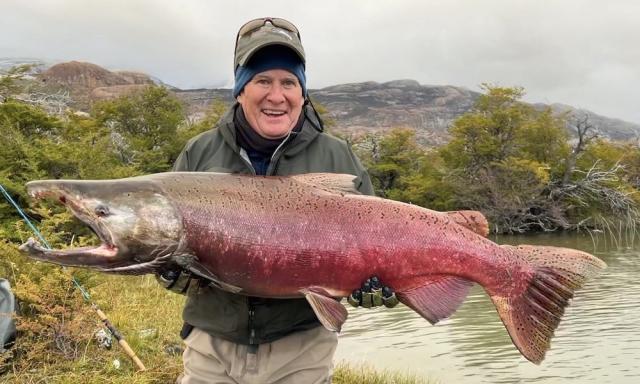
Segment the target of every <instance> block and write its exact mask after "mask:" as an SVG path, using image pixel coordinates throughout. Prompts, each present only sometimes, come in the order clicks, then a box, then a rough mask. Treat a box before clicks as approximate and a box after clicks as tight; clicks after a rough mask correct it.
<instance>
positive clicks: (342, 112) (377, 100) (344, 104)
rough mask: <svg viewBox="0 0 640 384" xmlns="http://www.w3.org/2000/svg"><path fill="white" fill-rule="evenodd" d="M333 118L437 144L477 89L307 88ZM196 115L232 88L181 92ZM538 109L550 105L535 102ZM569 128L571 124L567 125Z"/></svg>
mask: <svg viewBox="0 0 640 384" xmlns="http://www.w3.org/2000/svg"><path fill="white" fill-rule="evenodd" d="M309 93H310V95H311V97H312V98H313V100H314V101H316V102H318V103H320V104H322V105H323V106H325V107H326V108H327V110H328V111H329V115H330V117H331V118H332V119H333V120H334V121H335V123H336V124H335V126H334V127H333V128H332V129H333V130H334V131H337V132H340V133H342V134H346V135H355V136H357V135H361V134H363V133H365V132H385V131H388V130H390V129H392V128H395V127H409V128H413V129H415V130H416V132H417V137H418V140H419V142H420V143H421V144H423V145H439V144H442V143H444V142H446V141H447V140H448V139H449V136H448V133H447V128H448V127H449V126H450V124H451V123H452V122H453V120H455V119H456V118H457V117H459V116H460V115H462V114H463V113H465V112H467V111H469V110H470V109H471V108H472V106H473V104H474V102H475V100H476V98H477V97H478V96H479V95H480V94H479V93H477V92H473V91H470V90H468V89H465V88H459V87H453V86H436V85H421V84H419V83H418V82H417V81H414V80H396V81H390V82H387V83H376V82H372V81H371V82H365V83H353V84H341V85H334V86H330V87H326V88H322V89H312V90H310V91H309ZM176 94H177V95H178V96H179V97H180V98H181V99H182V100H183V101H184V102H185V103H186V104H187V105H188V106H189V111H190V113H191V114H192V115H193V116H194V117H196V118H197V117H198V116H199V115H201V114H203V113H204V110H205V109H206V106H207V105H208V103H210V102H211V100H213V99H221V100H224V101H226V102H228V103H231V102H233V99H232V98H231V90H229V89H192V90H177V91H176ZM534 106H535V107H536V108H544V107H547V105H546V104H534ZM551 107H552V108H553V109H554V110H556V111H558V113H561V112H566V111H571V112H572V113H573V114H574V115H575V116H576V117H577V118H582V117H584V116H585V115H588V116H589V121H590V122H591V123H592V124H593V125H594V126H595V127H597V129H598V130H599V131H600V134H601V135H602V136H604V137H608V138H610V139H613V140H631V139H637V138H638V137H640V124H634V123H630V122H626V121H622V120H619V119H613V118H609V117H605V116H601V115H597V114H595V113H593V112H590V111H587V110H582V109H576V108H573V107H571V106H567V105H561V104H553V105H551ZM569 130H570V131H571V127H569Z"/></svg>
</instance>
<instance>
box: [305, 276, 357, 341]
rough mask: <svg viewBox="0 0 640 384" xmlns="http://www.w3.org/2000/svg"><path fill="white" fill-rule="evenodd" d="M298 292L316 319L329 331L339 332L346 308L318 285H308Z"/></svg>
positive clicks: (345, 317)
mask: <svg viewBox="0 0 640 384" xmlns="http://www.w3.org/2000/svg"><path fill="white" fill-rule="evenodd" d="M300 292H302V294H303V295H304V297H305V298H306V299H307V301H308V302H309V304H311V308H312V309H313V311H314V312H315V313H316V316H318V320H320V322H321V323H322V325H324V327H325V328H327V329H328V330H330V331H334V332H340V329H341V328H342V324H344V322H345V321H346V320H347V315H348V313H347V309H346V308H345V307H344V306H343V305H342V304H340V302H339V301H337V300H336V299H335V298H333V297H332V296H331V295H329V293H327V291H325V290H324V289H323V288H320V287H309V288H307V289H303V290H301V291H300Z"/></svg>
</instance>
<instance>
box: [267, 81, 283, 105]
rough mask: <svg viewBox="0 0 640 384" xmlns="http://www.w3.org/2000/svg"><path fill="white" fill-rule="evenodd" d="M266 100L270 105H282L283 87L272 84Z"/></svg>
mask: <svg viewBox="0 0 640 384" xmlns="http://www.w3.org/2000/svg"><path fill="white" fill-rule="evenodd" d="M267 100H269V101H270V102H272V103H284V101H285V100H286V99H285V97H284V87H283V86H282V85H280V84H273V85H272V86H271V88H270V89H269V93H268V94H267Z"/></svg>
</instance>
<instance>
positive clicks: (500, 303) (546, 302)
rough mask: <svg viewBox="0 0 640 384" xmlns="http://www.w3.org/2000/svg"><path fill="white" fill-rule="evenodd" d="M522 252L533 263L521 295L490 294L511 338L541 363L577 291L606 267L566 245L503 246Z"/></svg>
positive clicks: (517, 345) (532, 358)
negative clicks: (530, 274) (527, 282)
mask: <svg viewBox="0 0 640 384" xmlns="http://www.w3.org/2000/svg"><path fill="white" fill-rule="evenodd" d="M502 247H503V248H507V249H510V250H511V251H513V252H516V253H519V254H520V255H521V256H523V257H524V258H526V259H527V260H528V261H529V262H530V263H531V264H533V266H534V273H533V276H532V277H531V279H530V281H529V284H528V286H527V287H526V289H525V290H524V292H521V293H520V294H519V295H517V296H514V297H508V296H507V297H505V296H500V295H491V300H492V301H493V303H494V304H495V306H496V309H497V310H498V314H499V315H500V319H501V320H502V322H503V323H504V325H505V327H506V328H507V332H509V336H510V337H511V340H512V341H513V343H514V344H515V346H516V347H517V348H518V350H519V351H520V352H521V353H522V355H524V357H526V358H527V359H528V360H529V361H531V362H533V363H535V364H540V363H541V362H542V360H543V359H544V355H545V354H546V352H547V351H548V350H549V348H550V346H551V338H552V337H553V334H554V332H555V330H556V328H557V327H558V325H559V324H560V320H561V318H562V315H563V314H564V310H565V308H566V307H567V306H568V305H569V300H570V299H571V298H572V297H573V294H574V291H576V290H577V289H579V288H581V287H582V286H583V284H584V283H585V281H586V280H587V279H588V278H590V277H592V276H594V275H596V274H597V273H598V272H599V271H600V270H602V269H604V268H606V264H605V263H604V262H602V261H601V260H600V259H598V258H596V257H595V256H592V255H590V254H588V253H585V252H582V251H577V250H573V249H567V248H557V247H542V246H517V247H513V246H502Z"/></svg>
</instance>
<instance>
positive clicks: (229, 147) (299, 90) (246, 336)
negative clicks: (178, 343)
mask: <svg viewBox="0 0 640 384" xmlns="http://www.w3.org/2000/svg"><path fill="white" fill-rule="evenodd" d="M234 73H235V86H234V88H233V96H234V97H235V98H236V100H237V103H235V104H234V105H233V106H232V107H231V108H230V110H229V111H228V113H227V114H226V115H225V116H223V117H222V118H221V119H220V121H219V123H218V125H217V126H216V127H215V128H214V129H212V130H210V131H206V132H204V133H202V134H200V135H198V136H196V137H194V138H193V139H192V140H190V141H189V143H188V144H187V146H186V147H185V149H184V150H183V151H182V153H181V154H180V156H179V157H178V159H177V160H176V163H175V165H174V170H175V171H200V172H216V171H217V172H233V173H243V174H254V175H265V176H269V175H281V176H285V175H295V174H301V173H310V172H332V173H346V174H352V175H355V176H357V178H356V186H357V189H358V190H359V191H360V192H362V193H364V194H373V188H372V185H371V180H370V179H369V176H368V174H367V172H366V170H365V169H364V168H363V167H362V165H361V164H360V161H359V160H358V159H357V158H356V156H355V155H354V154H353V153H352V151H351V149H350V148H349V146H348V145H347V144H346V143H345V142H344V141H342V140H338V139H336V138H334V137H332V136H330V135H328V134H327V133H325V132H324V131H323V126H322V122H321V119H320V117H319V116H318V113H317V112H316V110H315V109H314V108H313V106H312V105H311V103H310V102H309V99H308V97H307V87H306V76H305V53H304V49H303V47H302V43H301V41H300V34H299V32H298V30H297V28H296V27H295V26H294V25H293V24H291V23H290V22H288V21H286V20H283V19H278V18H261V19H256V20H252V21H249V22H248V23H246V24H245V25H243V26H242V27H241V28H240V31H239V32H238V35H237V38H236V49H235V56H234ZM309 272H310V273H312V272H313V271H309ZM159 280H160V281H161V282H162V283H163V284H164V285H165V287H167V288H169V289H172V290H174V291H178V292H183V293H184V292H187V294H188V300H187V304H186V306H185V309H184V312H183V318H184V321H185V323H184V327H183V330H182V333H181V336H182V337H183V339H184V340H185V344H186V346H187V347H186V349H185V352H184V355H183V361H184V373H183V374H182V375H181V377H180V378H178V383H183V384H187V383H189V384H192V383H236V384H237V383H247V384H249V383H260V384H265V383H273V384H287V383H296V384H298V383H305V384H306V383H329V382H330V380H331V371H332V367H333V363H332V359H333V354H334V352H335V349H336V345H337V335H336V334H335V332H331V331H328V330H327V329H325V328H324V327H322V326H321V324H320V322H319V321H318V318H317V317H316V315H315V314H314V312H313V310H312V309H311V307H310V305H309V304H308V302H307V300H306V299H304V298H300V299H266V298H259V297H247V296H242V295H238V294H233V293H229V292H226V291H223V290H220V289H218V288H216V287H214V286H212V285H210V284H209V283H208V282H207V281H203V280H197V279H195V278H194V279H190V278H189V277H188V276H185V273H184V272H181V271H166V273H163V274H161V275H160V277H159ZM354 288H356V287H354ZM361 296H365V295H364V294H362V295H360V294H358V298H357V299H355V304H354V300H353V299H352V300H350V302H351V303H352V305H356V306H357V305H359V304H361V303H362V304H363V306H371V305H376V304H371V303H372V301H371V300H369V303H370V304H364V300H362V299H360V297H361ZM378 305H379V304H378Z"/></svg>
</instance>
